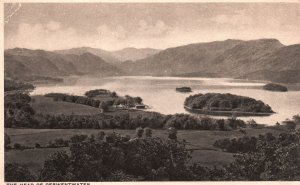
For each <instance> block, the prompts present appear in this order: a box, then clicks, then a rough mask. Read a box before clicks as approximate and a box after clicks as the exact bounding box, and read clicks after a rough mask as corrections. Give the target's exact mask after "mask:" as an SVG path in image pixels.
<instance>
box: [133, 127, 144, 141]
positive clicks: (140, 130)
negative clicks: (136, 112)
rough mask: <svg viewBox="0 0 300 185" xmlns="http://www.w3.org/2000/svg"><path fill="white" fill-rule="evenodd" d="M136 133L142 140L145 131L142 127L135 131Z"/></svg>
mask: <svg viewBox="0 0 300 185" xmlns="http://www.w3.org/2000/svg"><path fill="white" fill-rule="evenodd" d="M135 133H136V137H137V138H142V137H143V134H144V130H143V129H142V128H141V127H139V128H137V129H136V130H135Z"/></svg>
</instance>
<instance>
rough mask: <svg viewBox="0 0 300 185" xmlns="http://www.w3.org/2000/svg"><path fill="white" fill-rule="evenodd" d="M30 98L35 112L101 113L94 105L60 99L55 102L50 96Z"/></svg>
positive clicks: (66, 113)
mask: <svg viewBox="0 0 300 185" xmlns="http://www.w3.org/2000/svg"><path fill="white" fill-rule="evenodd" d="M32 99H33V101H32V102H31V106H32V108H33V109H34V110H35V111H36V113H44V114H65V115H70V114H75V115H93V114H100V113H101V111H100V109H98V108H95V107H91V106H87V105H81V104H76V103H69V102H62V101H59V102H55V101H53V100H52V98H49V97H45V96H32Z"/></svg>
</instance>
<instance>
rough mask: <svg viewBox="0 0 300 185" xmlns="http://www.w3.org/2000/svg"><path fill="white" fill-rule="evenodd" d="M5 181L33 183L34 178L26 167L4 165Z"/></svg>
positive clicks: (10, 164)
mask: <svg viewBox="0 0 300 185" xmlns="http://www.w3.org/2000/svg"><path fill="white" fill-rule="evenodd" d="M4 172H5V181H6V182H28V181H29V182H30V181H31V182H33V181H36V177H35V176H33V175H32V174H31V172H30V171H29V170H28V168H27V167H25V166H21V165H19V164H16V163H8V164H5V170H4Z"/></svg>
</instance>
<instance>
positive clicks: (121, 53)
mask: <svg viewBox="0 0 300 185" xmlns="http://www.w3.org/2000/svg"><path fill="white" fill-rule="evenodd" d="M159 51H160V50H157V49H152V48H140V49H138V48H133V47H129V48H124V49H121V50H116V51H106V50H103V49H98V48H91V47H79V48H71V49H65V50H55V51H54V52H56V53H60V54H73V55H81V54H83V53H92V54H94V55H96V56H98V57H100V58H102V59H103V60H105V61H106V62H108V63H111V64H117V63H121V62H124V61H127V60H131V61H135V60H139V59H143V58H146V57H149V56H151V55H154V54H156V53H158V52H159Z"/></svg>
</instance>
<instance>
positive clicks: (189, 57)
mask: <svg viewBox="0 0 300 185" xmlns="http://www.w3.org/2000/svg"><path fill="white" fill-rule="evenodd" d="M240 42H241V41H239V40H226V41H216V42H210V43H198V44H190V45H185V46H180V47H175V48H169V49H166V50H163V51H161V52H159V53H157V54H155V55H153V56H150V57H148V58H146V59H142V60H138V61H136V62H125V63H123V65H122V67H123V68H125V69H127V72H128V73H133V74H134V73H137V74H139V75H141V74H145V75H166V76H169V75H174V74H183V73H192V72H198V71H204V70H206V69H207V68H208V67H209V66H210V61H211V60H213V59H214V58H215V56H217V55H219V54H221V53H223V52H224V51H225V50H227V49H230V48H231V47H233V46H234V45H236V44H238V43H240Z"/></svg>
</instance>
